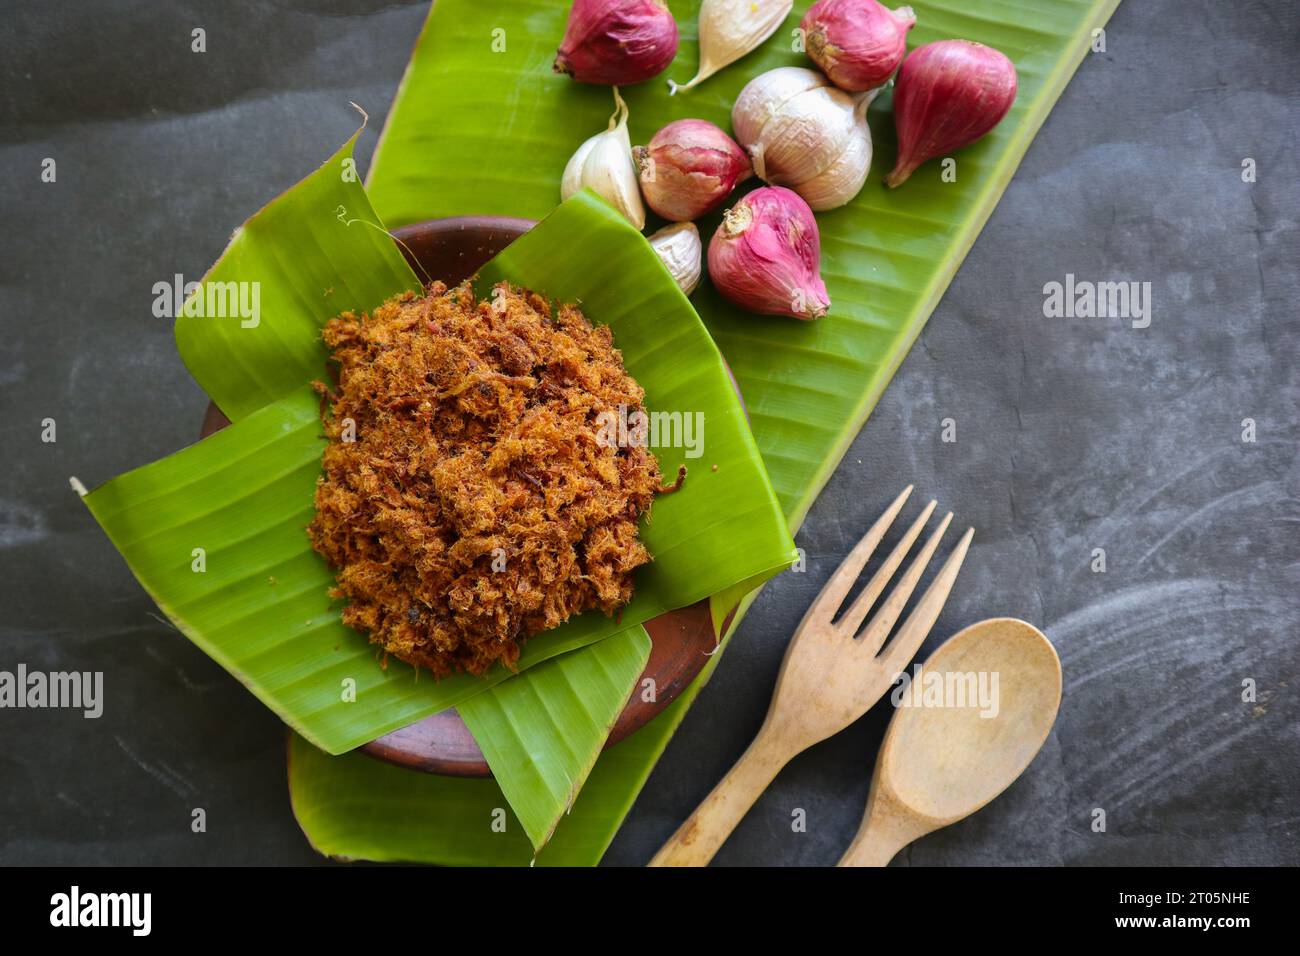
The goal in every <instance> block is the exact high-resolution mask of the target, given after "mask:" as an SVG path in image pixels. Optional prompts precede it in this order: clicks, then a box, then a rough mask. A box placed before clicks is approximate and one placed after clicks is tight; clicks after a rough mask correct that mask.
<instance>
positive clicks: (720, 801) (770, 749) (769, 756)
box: [650, 733, 793, 866]
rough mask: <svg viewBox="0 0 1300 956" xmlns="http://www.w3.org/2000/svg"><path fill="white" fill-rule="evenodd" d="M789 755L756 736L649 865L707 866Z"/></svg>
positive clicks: (773, 744) (764, 737) (773, 743)
mask: <svg viewBox="0 0 1300 956" xmlns="http://www.w3.org/2000/svg"><path fill="white" fill-rule="evenodd" d="M791 756H793V754H791V753H789V752H788V750H787V749H786V748H785V747H782V746H780V745H779V744H778V743H777V742H776V741H775V740H774V739H773V738H772V737H769V736H766V735H764V734H762V733H760V734H759V735H758V736H757V737H755V738H754V742H753V743H751V744H750V745H749V749H748V750H746V751H745V752H744V753H743V754H742V755H741V757H740V759H739V760H737V761H736V765H735V766H734V767H732V768H731V769H730V770H729V771H727V775H726V776H725V777H723V778H722V781H721V782H720V783H719V784H718V785H717V786H716V787H714V788H713V792H712V793H710V794H709V795H708V796H707V797H705V798H704V802H703V803H701V804H700V805H699V806H698V807H696V808H695V812H694V813H692V814H691V815H690V816H689V817H688V818H687V820H686V822H685V823H683V824H682V825H681V826H680V827H678V828H677V832H676V833H674V834H673V835H672V836H671V837H670V838H669V840H668V842H667V843H665V844H664V845H663V846H662V847H661V848H660V850H659V852H658V853H656V854H655V855H654V859H652V860H651V861H650V865H651V866H707V865H708V863H709V861H710V860H712V859H713V855H714V854H715V853H717V852H718V848H719V847H721V846H722V844H723V843H725V842H726V839H727V837H729V836H731V831H732V830H734V829H736V825H737V824H738V823H740V821H741V820H742V819H743V818H744V816H745V814H746V813H748V812H749V808H750V807H752V806H753V805H754V801H755V800H757V799H758V797H759V794H761V793H762V792H763V791H764V790H766V789H767V785H768V784H770V783H771V782H772V780H773V779H774V778H775V777H776V775H777V773H779V772H780V770H781V768H782V767H784V766H785V765H786V764H787V763H788V762H789V761H790V757H791Z"/></svg>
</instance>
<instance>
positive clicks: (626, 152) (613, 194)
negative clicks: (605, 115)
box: [560, 86, 645, 229]
mask: <svg viewBox="0 0 1300 956" xmlns="http://www.w3.org/2000/svg"><path fill="white" fill-rule="evenodd" d="M614 102H615V104H616V108H615V110H614V115H613V116H611V117H610V118H609V126H608V127H607V128H606V129H605V131H604V132H602V133H597V134H596V135H595V136H592V137H591V138H590V139H588V140H587V141H586V142H584V143H583V144H582V145H581V146H579V147H578V149H577V151H576V152H575V153H574V154H573V155H572V156H571V157H570V158H569V162H568V165H566V166H565V167H564V177H563V178H562V179H561V180H560V199H562V200H564V199H568V198H569V197H570V196H572V195H573V194H574V193H576V192H578V191H579V190H581V189H584V188H586V187H591V189H593V190H595V192H596V194H597V195H599V196H600V197H601V198H603V199H604V200H605V201H606V202H608V203H609V204H610V205H611V206H613V207H614V208H615V209H617V210H618V211H619V212H621V213H622V214H623V216H624V217H625V218H626V219H627V221H628V222H630V223H631V224H632V225H634V226H636V227H637V228H638V229H642V228H644V227H645V206H644V205H643V204H642V203H641V186H640V185H639V184H638V183H637V172H636V164H635V163H634V162H633V161H632V140H631V138H630V137H629V136H628V132H627V104H626V103H624V102H623V97H621V96H620V95H619V93H618V87H617V86H616V87H614Z"/></svg>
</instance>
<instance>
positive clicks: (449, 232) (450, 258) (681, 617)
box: [202, 216, 734, 777]
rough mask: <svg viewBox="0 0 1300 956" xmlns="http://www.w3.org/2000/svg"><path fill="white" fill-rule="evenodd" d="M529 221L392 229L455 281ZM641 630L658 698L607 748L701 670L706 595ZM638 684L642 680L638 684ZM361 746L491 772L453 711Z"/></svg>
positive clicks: (443, 769) (448, 222)
mask: <svg viewBox="0 0 1300 956" xmlns="http://www.w3.org/2000/svg"><path fill="white" fill-rule="evenodd" d="M533 225H534V223H533V222H532V221H531V220H528V219H509V218H505V217H497V216H458V217H455V218H451V219H437V220H433V221H431V222H422V223H417V224H415V225H411V226H406V227H405V228H403V229H399V230H397V232H396V233H395V234H394V235H395V236H396V238H397V240H398V247H399V248H400V249H401V250H402V254H403V255H405V256H406V258H407V261H408V262H410V263H411V264H412V268H414V269H415V271H416V273H417V274H419V275H421V276H425V275H427V276H429V277H432V278H436V279H441V280H443V281H444V282H447V283H448V284H455V283H457V282H460V281H461V280H462V279H465V278H468V277H469V276H471V275H473V274H474V273H475V272H476V271H478V269H479V268H480V267H481V266H482V265H483V264H484V263H485V262H487V261H488V260H489V259H491V258H492V257H493V256H494V255H496V254H497V253H498V252H500V251H501V250H502V249H504V248H505V247H506V246H508V245H509V244H510V243H511V242H512V241H513V240H514V239H516V238H517V237H518V236H520V235H522V234H523V233H525V232H527V231H528V230H529V229H531V228H532V227H533ZM733 381H734V379H733ZM228 424H230V422H229V420H228V419H227V418H226V417H225V415H223V414H222V413H221V412H220V411H219V410H218V409H217V407H216V406H215V405H209V406H208V411H207V416H206V418H205V419H204V422H203V433H202V434H203V436H204V437H206V436H207V435H210V434H212V432H214V431H217V430H218V429H220V428H224V427H225V426H226V425H228ZM646 630H647V631H648V632H649V633H650V638H651V640H652V641H653V643H654V647H653V649H652V650H651V652H650V659H649V661H647V663H646V669H645V672H644V673H643V675H642V678H643V679H644V678H652V679H653V680H654V682H655V683H654V686H655V687H656V689H657V700H655V702H654V703H646V702H645V701H643V700H642V699H641V695H640V694H639V693H634V694H633V695H632V699H631V700H630V701H629V702H628V704H627V706H626V707H625V708H623V712H622V713H621V714H620V715H619V717H618V720H617V721H616V722H615V724H614V729H613V731H611V733H610V735H609V740H608V741H607V742H606V744H605V746H607V747H608V746H611V745H613V744H616V743H618V742H619V741H620V740H622V739H623V738H624V737H626V736H627V735H628V734H630V733H632V732H633V731H634V730H637V729H638V728H640V727H643V726H645V724H646V723H647V722H649V721H650V720H651V719H652V718H653V717H655V716H656V715H657V714H658V713H659V712H660V711H662V710H663V709H664V708H666V707H667V706H668V705H669V704H671V703H672V702H673V700H674V699H676V697H677V695H678V694H680V693H681V691H682V690H683V689H684V688H685V687H686V686H687V685H688V684H690V682H691V681H692V680H694V679H695V677H696V675H698V674H699V672H700V671H701V670H702V669H703V667H704V665H705V663H706V662H707V661H708V654H709V653H710V652H711V651H712V650H713V649H714V647H715V645H716V642H717V640H716V637H715V635H714V632H713V622H712V619H711V617H710V614H709V604H708V602H707V601H701V602H700V603H698V604H694V605H692V606H690V607H687V608H681V609H680V610H676V611H671V612H669V613H667V614H664V615H662V616H660V617H657V618H655V619H654V620H652V621H649V622H647V624H646ZM360 639H361V637H360V635H358V640H360ZM398 666H403V665H400V664H399V665H398ZM637 686H638V687H640V686H642V685H641V684H640V682H638V684H637ZM361 749H362V750H363V751H365V752H366V753H369V754H370V755H371V756H374V757H377V758H379V759H380V760H386V761H388V762H389V763H393V764H397V765H399V766H402V767H408V768H410V769H413V770H423V771H426V772H428V773H438V774H446V775H450V776H457V777H487V776H491V771H490V770H489V769H488V765H487V762H486V761H485V760H484V759H483V752H482V751H481V750H480V749H479V747H478V744H476V743H475V742H474V738H473V737H472V736H471V735H470V732H469V729H468V728H467V727H466V726H465V722H464V721H463V720H461V718H460V715H459V714H458V713H456V711H455V710H454V709H451V710H445V711H443V712H441V713H438V714H434V715H433V716H431V717H426V718H424V719H423V720H420V721H417V722H416V723H414V724H411V725H410V726H408V727H403V728H401V729H400V730H395V731H393V732H392V733H389V734H385V735H384V736H383V737H380V738H379V739H378V740H374V741H371V742H370V743H368V744H366V745H365V746H363V747H362V748H361Z"/></svg>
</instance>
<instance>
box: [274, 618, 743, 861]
mask: <svg viewBox="0 0 1300 956" xmlns="http://www.w3.org/2000/svg"><path fill="white" fill-rule="evenodd" d="M604 643H609V642H608V641H606V642H604ZM597 646H600V645H597ZM566 656H577V655H576V654H575V655H566ZM718 656H719V655H717V654H715V655H714V656H713V657H711V658H710V659H709V662H708V663H707V664H706V665H705V668H704V670H703V671H702V672H701V675H700V678H698V679H697V680H695V681H694V682H693V683H692V684H691V686H690V687H688V688H686V690H684V691H683V692H682V694H681V696H679V697H678V698H677V699H676V700H675V701H673V702H672V703H671V704H669V705H668V707H667V708H666V709H665V710H664V712H663V713H661V714H660V715H659V716H658V717H656V718H655V719H654V720H652V721H651V722H650V723H649V724H647V725H646V726H645V727H643V728H641V729H640V730H638V731H637V732H636V733H634V734H632V735H631V736H630V737H627V738H626V739H624V740H622V741H621V742H619V743H617V744H615V745H614V746H613V747H610V748H609V749H608V750H606V751H605V752H604V753H603V754H601V755H600V759H599V760H597V761H596V766H595V768H594V769H593V770H592V771H591V774H590V776H588V777H587V782H586V784H585V785H584V786H583V788H582V790H581V791H580V792H579V794H578V798H577V800H575V801H574V803H573V808H572V810H571V811H570V812H569V813H567V814H566V815H565V816H564V817H563V818H562V819H561V820H560V822H559V824H558V825H557V826H556V828H555V833H554V835H553V836H552V837H551V840H550V842H548V843H547V844H546V845H545V846H544V847H542V848H541V850H540V852H537V853H536V854H534V852H533V849H532V846H531V844H530V843H529V841H528V838H527V836H526V835H525V833H524V831H523V828H522V827H521V826H520V825H519V823H518V821H517V819H516V818H515V817H514V816H513V815H512V814H510V813H509V812H508V810H506V807H507V801H506V799H505V795H504V794H503V793H502V791H501V788H500V786H499V785H498V783H497V781H496V780H495V779H492V778H479V779H476V778H456V777H439V776H436V775H434V774H427V773H417V772H413V771H410V770H403V769H401V768H400V767H394V766H391V765H389V764H384V763H380V762H379V761H377V760H373V759H371V758H370V757H367V756H365V755H364V754H360V753H352V754H344V755H343V756H341V757H331V756H329V755H328V754H325V753H322V752H321V751H319V750H317V749H316V748H315V747H313V746H312V745H311V744H309V743H308V742H307V741H305V740H303V739H302V738H301V737H299V736H298V735H297V734H289V797H290V801H291V803H292V807H293V813H294V817H295V818H296V819H297V821H298V825H299V826H300V827H301V828H302V831H303V833H304V834H305V835H306V837H307V839H308V841H309V842H310V843H311V845H312V847H314V848H315V849H316V850H317V852H319V853H321V854H323V855H325V856H329V857H334V858H335V859H339V860H374V861H379V862H411V861H418V862H421V863H437V864H441V865H443V866H524V865H529V864H531V863H536V864H537V865H538V866H594V865H596V864H597V863H599V862H600V858H601V857H602V856H604V854H605V850H606V849H608V847H609V843H610V841H611V840H612V839H613V838H614V833H615V832H616V831H617V830H618V827H619V824H620V823H622V822H623V817H624V816H626V815H627V812H628V810H630V809H631V808H632V801H633V800H634V799H636V795H637V793H638V792H639V791H640V789H641V785H642V784H643V783H645V779H646V777H648V776H649V775H650V771H651V770H652V769H653V767H654V764H655V761H656V760H658V759H659V754H660V753H662V752H663V748H664V747H665V746H666V745H667V743H668V740H669V738H671V737H672V734H673V731H675V730H676V729H677V726H678V725H679V724H680V723H681V721H682V718H683V717H685V716H686V711H687V709H688V708H689V707H690V705H691V702H692V701H693V700H694V699H695V697H696V695H697V694H698V693H699V692H700V689H701V688H702V687H703V686H704V684H705V683H706V682H707V679H708V676H709V675H710V674H711V673H712V671H713V668H714V666H715V664H716V662H717V660H718ZM561 660H563V658H561ZM502 812H504V813H505V815H506V816H507V818H508V820H507V823H506V827H505V831H504V832H500V831H499V829H498V830H493V829H492V828H491V827H490V826H489V823H490V822H492V821H493V820H495V819H497V818H499V816H500V815H501V813H502Z"/></svg>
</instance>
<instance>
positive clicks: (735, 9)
mask: <svg viewBox="0 0 1300 956" xmlns="http://www.w3.org/2000/svg"><path fill="white" fill-rule="evenodd" d="M793 7H794V0H704V2H703V3H701V4H700V67H699V70H698V71H697V72H696V74H695V77H694V78H693V79H692V80H691V81H690V82H689V83H674V82H673V81H672V80H669V81H668V89H669V94H670V95H671V94H673V93H676V92H677V91H678V90H689V89H690V88H691V87H692V86H695V85H696V84H698V83H703V82H704V81H705V80H707V79H708V78H709V77H711V76H712V75H713V74H714V73H717V72H718V71H719V70H721V69H722V68H723V67H724V66H728V65H730V64H732V63H735V62H736V61H737V60H739V59H740V58H741V57H742V56H744V55H745V54H746V53H749V52H750V51H751V50H753V49H755V48H756V47H757V46H758V45H759V44H760V43H762V42H763V41H764V40H766V39H767V38H768V37H770V36H771V35H772V34H773V33H775V32H776V28H777V27H779V26H780V25H781V23H782V22H783V21H784V20H785V18H786V17H788V16H789V15H790V10H791V9H792V8H793Z"/></svg>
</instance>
